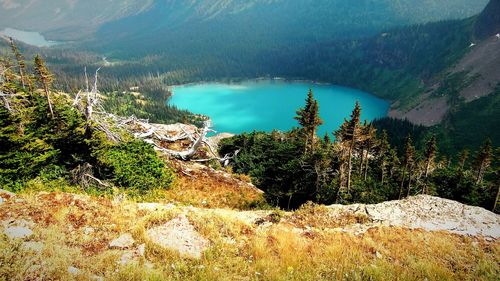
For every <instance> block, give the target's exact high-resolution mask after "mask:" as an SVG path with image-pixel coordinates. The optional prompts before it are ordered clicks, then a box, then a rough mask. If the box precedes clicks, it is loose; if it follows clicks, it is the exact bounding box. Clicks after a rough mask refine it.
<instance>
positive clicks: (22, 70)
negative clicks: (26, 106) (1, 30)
mask: <svg viewBox="0 0 500 281" xmlns="http://www.w3.org/2000/svg"><path fill="white" fill-rule="evenodd" d="M10 48H11V50H12V53H13V54H14V57H15V58H16V62H17V68H18V70H19V77H20V78H21V85H22V86H23V89H24V88H25V87H26V78H27V77H26V63H25V62H24V57H23V55H22V54H21V52H19V49H18V48H17V46H16V43H14V39H12V38H10Z"/></svg>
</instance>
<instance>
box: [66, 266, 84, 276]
mask: <svg viewBox="0 0 500 281" xmlns="http://www.w3.org/2000/svg"><path fill="white" fill-rule="evenodd" d="M81 272H82V271H81V270H80V269H78V268H76V267H73V266H69V267H68V273H69V274H71V275H80V273H81Z"/></svg>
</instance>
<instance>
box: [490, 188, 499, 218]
mask: <svg viewBox="0 0 500 281" xmlns="http://www.w3.org/2000/svg"><path fill="white" fill-rule="evenodd" d="M498 199H500V184H498V190H497V196H496V197H495V204H493V209H492V211H493V212H495V210H496V208H497V204H498Z"/></svg>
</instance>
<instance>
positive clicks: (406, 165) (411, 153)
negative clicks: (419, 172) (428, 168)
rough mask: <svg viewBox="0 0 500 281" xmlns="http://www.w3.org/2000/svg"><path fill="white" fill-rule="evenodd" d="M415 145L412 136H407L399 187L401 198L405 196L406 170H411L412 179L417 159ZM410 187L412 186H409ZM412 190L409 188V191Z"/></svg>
mask: <svg viewBox="0 0 500 281" xmlns="http://www.w3.org/2000/svg"><path fill="white" fill-rule="evenodd" d="M414 158H415V147H414V146H413V143H412V140H411V137H410V136H408V137H407V138H406V143H405V154H404V160H403V172H402V176H401V185H400V188H399V199H401V197H402V196H403V186H404V182H405V178H406V171H407V170H410V179H411V166H412V165H413V163H414V161H415V159H414ZM409 187H410V186H409ZM409 192H410V191H409V190H408V193H409Z"/></svg>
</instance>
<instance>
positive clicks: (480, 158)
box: [475, 139, 493, 184]
mask: <svg viewBox="0 0 500 281" xmlns="http://www.w3.org/2000/svg"><path fill="white" fill-rule="evenodd" d="M492 156H493V152H492V147H491V140H490V139H487V140H486V141H485V142H484V144H483V146H482V147H481V148H480V150H479V151H478V153H477V155H476V159H475V167H476V171H477V176H476V184H480V183H481V182H482V181H483V176H484V173H485V171H486V169H487V168H488V167H489V166H490V164H491V158H492Z"/></svg>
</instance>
